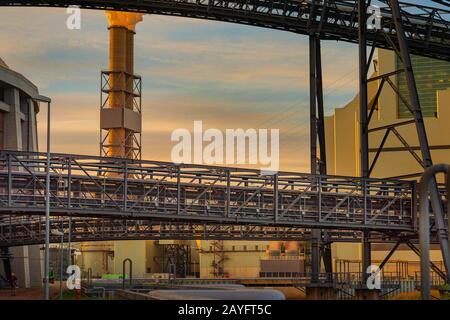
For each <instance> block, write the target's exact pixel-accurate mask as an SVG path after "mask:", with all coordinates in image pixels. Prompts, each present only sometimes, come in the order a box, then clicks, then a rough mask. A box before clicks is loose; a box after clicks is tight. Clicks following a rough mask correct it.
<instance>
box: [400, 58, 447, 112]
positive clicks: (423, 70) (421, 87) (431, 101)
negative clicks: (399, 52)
mask: <svg viewBox="0 0 450 320" xmlns="http://www.w3.org/2000/svg"><path fill="white" fill-rule="evenodd" d="M411 62H412V65H413V70H414V76H415V79H416V84H417V92H418V94H419V101H420V106H421V108H422V114H423V116H424V117H437V112H438V110H437V91H438V90H445V89H447V88H450V62H448V61H442V60H436V59H431V58H427V57H420V56H415V55H411ZM396 65H397V70H399V69H402V68H403V65H402V63H401V61H400V59H399V58H398V57H397V63H396ZM397 86H398V89H399V90H400V93H401V94H402V96H404V97H405V99H406V100H407V101H409V91H408V85H407V83H406V77H405V74H404V73H400V74H398V75H397ZM397 114H398V117H399V118H411V117H412V115H411V113H410V111H409V110H408V108H407V107H406V105H405V104H404V103H403V101H402V100H401V99H400V97H398V109H397Z"/></svg>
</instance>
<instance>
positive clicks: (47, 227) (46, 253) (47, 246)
mask: <svg viewBox="0 0 450 320" xmlns="http://www.w3.org/2000/svg"><path fill="white" fill-rule="evenodd" d="M36 100H37V101H39V102H45V103H47V153H46V157H47V159H46V162H45V171H46V175H45V251H44V299H45V300H49V280H50V276H49V275H50V115H51V99H50V98H49V97H45V96H38V97H37V98H36Z"/></svg>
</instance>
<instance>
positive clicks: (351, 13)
mask: <svg viewBox="0 0 450 320" xmlns="http://www.w3.org/2000/svg"><path fill="white" fill-rule="evenodd" d="M380 2H381V3H385V6H384V7H383V8H382V13H381V14H382V28H383V31H384V33H386V34H387V35H388V37H383V36H380V35H379V32H375V31H374V32H368V33H367V44H368V45H373V46H376V47H378V48H388V49H390V48H392V43H390V42H391V41H392V42H393V43H397V37H396V32H395V26H394V19H393V18H392V12H391V8H390V7H389V5H388V3H389V0H381V1H380ZM69 5H78V6H80V7H81V8H85V9H97V10H119V11H129V12H142V13H149V14H159V15H170V16H181V17H189V18H199V19H207V20H217V21H225V22H231V23H238V24H245V25H252V26H258V27H264V28H270V29H278V30H284V31H290V32H294V33H298V34H303V35H311V34H314V35H316V36H318V37H320V39H323V40H341V41H346V42H351V43H358V1H357V0H69V1H67V0H15V1H8V0H0V6H30V7H67V6H69ZM400 10H401V15H402V20H403V21H402V23H403V26H404V31H405V36H406V38H407V41H408V46H409V48H410V51H411V53H413V54H417V55H422V56H428V57H433V58H437V59H442V60H448V61H450V51H449V50H448V48H449V47H450V11H448V10H444V9H440V8H437V7H436V8H434V7H429V6H422V5H418V4H409V3H401V4H400Z"/></svg>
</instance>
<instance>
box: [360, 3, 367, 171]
mask: <svg viewBox="0 0 450 320" xmlns="http://www.w3.org/2000/svg"><path fill="white" fill-rule="evenodd" d="M366 21H367V18H366V0H358V26H359V31H358V36H359V126H360V161H361V163H360V170H361V172H360V174H361V177H363V178H367V177H368V175H369V133H368V117H367V106H368V98H367V39H366V33H367V25H366Z"/></svg>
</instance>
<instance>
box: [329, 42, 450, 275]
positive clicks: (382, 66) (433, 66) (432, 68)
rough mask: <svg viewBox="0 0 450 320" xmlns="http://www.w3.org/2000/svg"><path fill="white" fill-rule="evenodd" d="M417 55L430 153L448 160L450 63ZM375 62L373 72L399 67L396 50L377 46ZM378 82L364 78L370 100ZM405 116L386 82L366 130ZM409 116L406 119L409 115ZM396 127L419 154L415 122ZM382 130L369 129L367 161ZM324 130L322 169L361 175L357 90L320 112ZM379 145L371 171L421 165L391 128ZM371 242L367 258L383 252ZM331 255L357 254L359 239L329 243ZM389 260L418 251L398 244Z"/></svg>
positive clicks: (410, 257)
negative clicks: (326, 112) (323, 114)
mask: <svg viewBox="0 0 450 320" xmlns="http://www.w3.org/2000/svg"><path fill="white" fill-rule="evenodd" d="M416 61H417V63H416V65H414V59H413V68H414V72H415V76H416V81H417V86H418V91H419V98H420V102H421V105H422V110H423V113H424V116H425V118H424V121H425V126H426V132H427V136H428V142H429V145H430V149H431V154H432V159H433V162H434V163H435V164H437V163H450V125H449V123H450V66H449V65H450V64H449V63H448V62H441V61H436V60H431V59H428V58H416ZM375 66H376V67H375V73H374V74H373V76H377V75H382V74H386V73H389V72H393V71H395V70H397V69H398V68H399V65H398V61H397V58H396V55H395V53H394V52H393V51H387V50H378V57H377V59H376V60H375ZM397 77H402V74H400V75H398V76H392V77H391V80H392V82H393V83H394V84H395V85H396V86H398V87H399V88H400V89H404V88H402V85H403V86H404V82H403V79H402V78H397ZM380 83H381V80H380V81H374V82H370V83H369V86H368V97H369V106H370V105H371V104H372V102H373V99H374V98H375V96H376V92H377V90H378V87H379V86H380ZM402 93H403V94H405V95H407V91H404V90H403V91H402ZM433 95H434V96H433ZM407 118H408V117H407V114H406V113H405V107H404V106H403V105H402V102H401V101H400V100H399V98H398V96H397V95H396V93H395V92H394V90H393V89H392V88H391V87H390V86H389V85H388V84H387V83H386V84H385V85H384V87H383V91H382V93H381V95H380V97H379V100H378V108H377V110H375V112H374V114H373V116H372V119H371V121H370V123H369V130H370V129H372V128H379V127H383V126H386V125H390V124H393V123H398V122H403V121H405V120H408V119H407ZM409 118H410V119H411V117H409ZM396 129H397V130H398V132H399V133H400V135H401V136H402V137H404V139H405V140H406V141H407V142H408V144H409V145H410V146H411V147H413V149H414V150H415V152H417V154H418V155H419V156H421V154H420V148H419V141H418V136H417V133H416V127H415V125H414V124H410V125H405V126H399V127H396ZM384 133H385V131H384V130H382V131H378V132H373V133H370V134H369V149H370V153H369V164H371V163H372V161H373V159H374V156H375V151H376V149H377V148H378V147H379V145H380V143H381V141H382V139H383V136H384ZM325 135H326V151H327V170H328V171H327V172H328V173H329V174H330V175H344V176H360V153H359V152H360V134H359V96H356V97H355V98H354V99H353V100H352V101H351V102H350V103H349V104H347V105H346V106H345V107H343V108H336V109H335V111H334V114H333V115H331V116H328V117H326V118H325ZM384 148H385V149H386V151H385V152H382V153H381V155H380V157H379V159H378V161H377V163H376V165H375V167H374V170H373V172H372V174H371V177H373V178H389V177H401V176H406V175H409V174H414V173H419V172H422V171H423V169H422V168H421V166H420V165H419V163H418V162H417V161H416V160H415V159H414V158H413V156H412V155H411V154H410V153H409V152H408V151H407V150H405V148H404V146H403V144H402V143H401V142H400V140H399V139H398V138H397V137H396V136H395V135H394V134H392V133H391V134H390V135H389V137H388V138H387V140H386V143H385V147H384ZM372 247H373V252H372V261H375V262H376V261H382V260H383V259H384V258H385V256H386V254H387V250H388V247H386V246H382V245H373V246H372ZM435 248H436V247H435ZM333 259H334V260H335V262H336V261H338V260H361V245H360V244H334V245H333ZM431 259H432V260H433V261H440V260H441V259H442V258H441V256H440V252H439V251H438V250H432V252H431ZM391 260H392V261H408V262H409V264H410V265H412V266H416V267H417V268H418V261H419V257H417V256H416V255H415V254H414V253H412V252H411V251H410V250H407V248H405V247H400V248H399V250H397V252H396V253H395V254H394V255H393V256H392V257H391ZM414 269H415V268H414Z"/></svg>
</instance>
